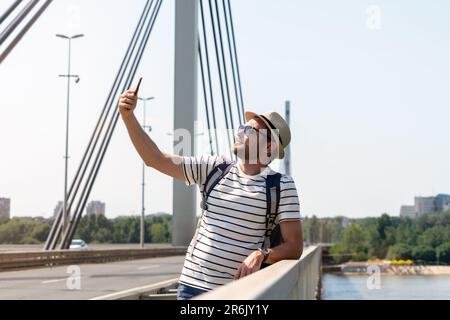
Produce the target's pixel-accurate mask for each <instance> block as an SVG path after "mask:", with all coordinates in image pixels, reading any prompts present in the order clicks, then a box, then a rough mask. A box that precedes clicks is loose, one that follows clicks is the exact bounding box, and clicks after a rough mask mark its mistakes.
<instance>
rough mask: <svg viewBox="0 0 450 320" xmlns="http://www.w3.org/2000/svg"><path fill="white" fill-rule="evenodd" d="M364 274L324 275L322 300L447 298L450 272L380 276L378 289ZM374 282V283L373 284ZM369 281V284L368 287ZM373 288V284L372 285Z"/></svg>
mask: <svg viewBox="0 0 450 320" xmlns="http://www.w3.org/2000/svg"><path fill="white" fill-rule="evenodd" d="M368 279H369V276H366V275H350V276H344V275H338V274H329V273H325V274H324V275H323V299H324V300H395V299H399V300H438V299H444V300H449V299H450V275H430V276H418V275H405V276H395V275H381V278H380V289H372V290H370V289H368V286H367V280H368ZM372 284H373V283H372ZM370 285H371V283H369V286H370ZM372 287H373V286H372Z"/></svg>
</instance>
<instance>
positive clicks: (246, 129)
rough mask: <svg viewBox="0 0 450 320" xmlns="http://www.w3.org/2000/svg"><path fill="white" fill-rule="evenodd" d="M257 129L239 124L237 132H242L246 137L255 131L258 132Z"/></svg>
mask: <svg viewBox="0 0 450 320" xmlns="http://www.w3.org/2000/svg"><path fill="white" fill-rule="evenodd" d="M258 131H259V129H256V128H253V127H252V126H250V125H240V126H239V128H238V133H242V132H243V133H244V134H245V135H246V136H247V137H248V136H249V135H252V134H255V133H256V132H258Z"/></svg>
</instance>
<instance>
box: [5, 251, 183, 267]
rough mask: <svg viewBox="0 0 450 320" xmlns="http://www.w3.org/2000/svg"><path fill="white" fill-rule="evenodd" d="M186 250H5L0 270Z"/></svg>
mask: <svg viewBox="0 0 450 320" xmlns="http://www.w3.org/2000/svg"><path fill="white" fill-rule="evenodd" d="M186 250H187V248H186V247H169V248H150V249H115V250H86V251H76V250H61V251H42V252H11V253H9V252H7V253H0V271H8V270H17V269H26V268H42V267H53V266H58V265H70V264H82V263H105V262H114V261H122V260H135V259H147V258H155V257H165V256H175V255H184V254H186Z"/></svg>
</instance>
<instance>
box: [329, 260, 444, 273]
mask: <svg viewBox="0 0 450 320" xmlns="http://www.w3.org/2000/svg"><path fill="white" fill-rule="evenodd" d="M324 271H325V272H331V273H341V274H343V275H353V274H357V275H361V274H368V273H375V272H379V273H380V274H384V275H450V266H433V265H393V264H390V263H389V262H386V261H381V262H374V261H365V262H347V263H344V264H342V265H338V266H331V267H329V268H324Z"/></svg>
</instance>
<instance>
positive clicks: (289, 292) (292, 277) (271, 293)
mask: <svg viewBox="0 0 450 320" xmlns="http://www.w3.org/2000/svg"><path fill="white" fill-rule="evenodd" d="M321 256H322V249H321V247H320V246H310V247H307V248H305V250H304V251H303V254H302V257H301V258H300V259H299V260H284V261H280V262H278V263H275V264H273V265H271V266H269V267H267V268H264V269H263V270H260V271H258V272H256V273H254V274H251V275H249V276H247V277H245V278H242V279H240V280H238V281H233V282H231V283H230V284H227V285H225V286H223V287H220V288H218V289H216V290H213V291H211V292H208V293H206V294H203V295H201V296H198V297H197V298H196V299H195V300H315V299H318V298H320V291H321V288H320V286H321Z"/></svg>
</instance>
